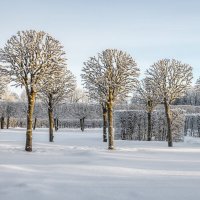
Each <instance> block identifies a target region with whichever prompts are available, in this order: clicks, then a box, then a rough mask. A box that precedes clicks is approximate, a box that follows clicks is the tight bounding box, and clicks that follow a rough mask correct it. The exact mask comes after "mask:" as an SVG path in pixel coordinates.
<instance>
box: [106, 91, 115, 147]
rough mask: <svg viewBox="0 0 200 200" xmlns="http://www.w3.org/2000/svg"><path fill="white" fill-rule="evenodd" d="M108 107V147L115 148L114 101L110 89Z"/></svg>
mask: <svg viewBox="0 0 200 200" xmlns="http://www.w3.org/2000/svg"><path fill="white" fill-rule="evenodd" d="M107 109H108V149H110V150H112V149H114V132H113V102H112V93H111V91H109V101H108V103H107Z"/></svg>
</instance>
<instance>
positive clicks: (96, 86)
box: [82, 49, 139, 149]
mask: <svg viewBox="0 0 200 200" xmlns="http://www.w3.org/2000/svg"><path fill="white" fill-rule="evenodd" d="M84 65H85V67H84V68H83V70H82V71H83V74H82V79H83V81H84V84H85V87H86V88H87V89H88V90H89V91H93V92H94V93H96V94H97V95H98V97H99V99H100V100H101V101H102V102H106V106H107V109H108V124H109V125H108V133H109V137H108V149H114V133H113V104H114V102H115V101H116V100H117V98H119V97H122V96H123V97H126V96H127V94H128V93H129V92H131V91H132V90H133V88H134V87H135V85H136V82H137V79H136V77H137V76H138V75H139V69H138V68H137V66H136V63H135V61H134V60H133V58H132V57H131V56H130V55H128V54H127V53H125V52H123V51H118V50H116V49H106V50H105V51H103V52H102V53H99V54H98V56H97V57H92V58H90V59H89V60H88V61H87V62H85V63H84ZM95 91H96V92H95Z"/></svg>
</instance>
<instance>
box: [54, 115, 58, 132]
mask: <svg viewBox="0 0 200 200" xmlns="http://www.w3.org/2000/svg"><path fill="white" fill-rule="evenodd" d="M54 126H55V131H58V118H57V117H56V118H54Z"/></svg>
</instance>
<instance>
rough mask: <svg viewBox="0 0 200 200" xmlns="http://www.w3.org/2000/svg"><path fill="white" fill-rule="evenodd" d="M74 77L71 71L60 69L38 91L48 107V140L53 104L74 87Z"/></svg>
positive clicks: (50, 139) (51, 131)
mask: <svg viewBox="0 0 200 200" xmlns="http://www.w3.org/2000/svg"><path fill="white" fill-rule="evenodd" d="M75 85H76V82H75V78H74V76H73V75H72V73H71V72H70V71H69V70H67V69H65V70H61V71H60V73H59V74H58V75H56V76H51V78H50V79H48V81H47V84H46V87H44V88H43V89H42V90H41V92H40V97H41V99H42V100H43V102H44V103H45V104H46V106H47V107H48V115H49V141H50V142H53V137H54V136H53V126H54V117H53V110H54V108H55V106H56V105H57V104H58V103H60V102H61V101H63V100H64V99H65V98H67V97H68V96H69V95H70V94H71V93H72V92H73V91H74V89H75Z"/></svg>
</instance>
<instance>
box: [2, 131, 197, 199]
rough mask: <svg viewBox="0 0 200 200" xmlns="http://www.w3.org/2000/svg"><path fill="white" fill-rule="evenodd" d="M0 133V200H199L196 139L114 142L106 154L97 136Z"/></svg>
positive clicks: (97, 133) (88, 132)
mask: <svg viewBox="0 0 200 200" xmlns="http://www.w3.org/2000/svg"><path fill="white" fill-rule="evenodd" d="M24 145H25V129H20V128H19V129H9V130H1V131H0V200H14V199H16V200H18V199H20V200H25V199H29V200H43V199H44V200H46V199H47V200H54V199H55V200H147V199H148V200H169V199H171V200H197V199H198V200H199V198H200V189H199V187H200V139H199V138H190V137H187V138H185V142H183V143H174V147H172V148H168V147H167V143H166V142H144V141H143V142H141V141H120V140H118V141H115V145H116V150H112V151H109V150H107V144H106V143H103V142H102V130H101V129H91V130H85V132H84V133H82V132H80V131H79V130H78V129H76V130H72V129H60V130H59V131H58V132H57V133H55V138H54V142H53V143H49V142H48V129H37V130H36V131H34V133H33V152H31V153H30V152H26V151H24Z"/></svg>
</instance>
